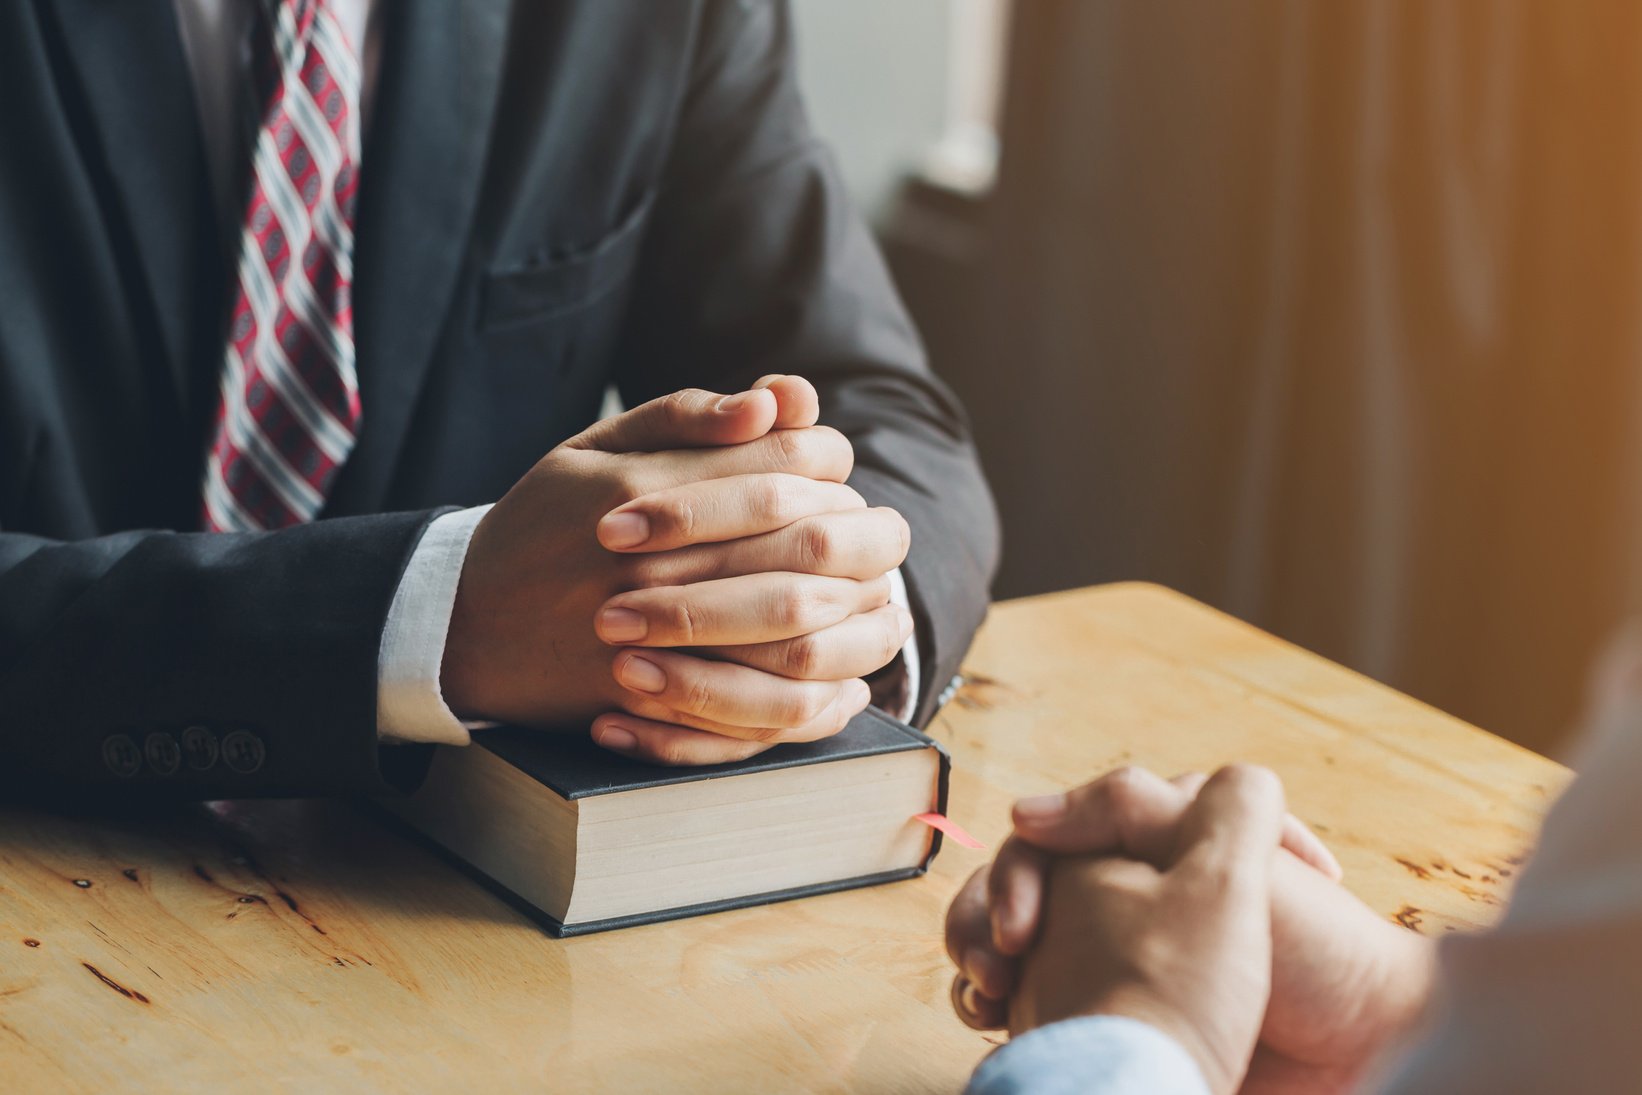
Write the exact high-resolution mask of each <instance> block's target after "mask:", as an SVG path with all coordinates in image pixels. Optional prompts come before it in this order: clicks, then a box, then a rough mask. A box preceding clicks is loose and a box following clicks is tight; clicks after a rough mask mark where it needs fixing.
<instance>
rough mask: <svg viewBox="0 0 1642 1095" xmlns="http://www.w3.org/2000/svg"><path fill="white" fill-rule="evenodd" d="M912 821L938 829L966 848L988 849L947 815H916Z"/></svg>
mask: <svg viewBox="0 0 1642 1095" xmlns="http://www.w3.org/2000/svg"><path fill="white" fill-rule="evenodd" d="M912 820H913V821H921V822H923V823H924V824H925V825H928V826H929V827H930V828H931V829H936V830H939V831H940V832H943V833H945V834H946V835H947V836H949V837H951V838H952V839H953V840H955V841H957V842H958V843H959V844H962V845H963V846H964V847H965V848H980V849H983V850H984V849H985V848H986V845H985V844H982V843H981V842H980V841H978V840H976V839H975V838H974V837H972V836H970V835H969V834H968V833H966V832H964V829H963V826H962V825H959V824H958V823H957V822H956V821H953V820H952V819H951V818H949V817H947V816H946V815H945V814H937V813H935V812H934V811H931V812H929V813H927V814H914V815H913V817H912Z"/></svg>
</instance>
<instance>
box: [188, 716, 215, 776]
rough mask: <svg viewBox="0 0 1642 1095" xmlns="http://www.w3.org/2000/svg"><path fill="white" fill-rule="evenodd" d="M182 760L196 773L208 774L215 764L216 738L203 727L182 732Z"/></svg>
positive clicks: (191, 727)
mask: <svg viewBox="0 0 1642 1095" xmlns="http://www.w3.org/2000/svg"><path fill="white" fill-rule="evenodd" d="M182 759H183V760H185V761H187V762H188V767H190V768H192V769H193V770H194V771H196V772H209V771H210V770H211V768H212V766H213V765H215V764H216V763H217V736H216V735H215V734H213V733H212V732H211V731H210V730H208V729H206V728H205V727H203V726H190V727H189V728H188V729H186V730H184V731H183V732H182Z"/></svg>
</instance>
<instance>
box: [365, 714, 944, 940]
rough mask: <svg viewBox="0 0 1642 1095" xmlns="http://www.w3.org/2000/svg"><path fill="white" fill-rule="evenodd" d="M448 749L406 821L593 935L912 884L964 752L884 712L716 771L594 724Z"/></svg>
mask: <svg viewBox="0 0 1642 1095" xmlns="http://www.w3.org/2000/svg"><path fill="white" fill-rule="evenodd" d="M473 742H474V743H473V745H471V746H469V747H468V748H465V749H453V748H440V749H439V750H438V751H437V752H436V754H435V756H434V758H433V765H432V768H431V770H430V771H429V773H428V778H427V782H426V783H425V784H424V785H423V786H422V788H421V789H420V790H418V791H417V792H416V794H414V795H412V796H410V797H409V798H408V799H402V800H398V801H394V802H386V803H384V805H385V806H387V807H388V809H390V810H391V811H392V812H393V813H395V814H397V815H399V816H400V817H401V818H402V819H403V820H404V821H406V822H407V823H408V824H410V825H411V826H412V827H414V828H415V829H417V830H419V831H421V832H422V833H423V834H425V835H426V836H428V837H430V838H431V839H432V840H433V841H434V842H436V843H437V844H439V845H441V846H442V847H443V848H444V849H445V850H446V851H448V852H449V853H450V854H452V855H453V856H455V857H456V858H457V859H458V860H460V861H462V862H463V863H464V864H466V865H468V866H469V867H471V868H472V869H474V870H476V871H478V872H479V873H480V874H481V875H483V876H484V877H485V878H487V879H488V880H489V881H490V882H491V883H493V884H494V885H496V886H499V887H500V888H501V889H502V890H504V891H505V892H506V893H507V894H508V895H509V896H511V897H512V898H514V899H515V900H516V901H518V902H522V903H523V904H524V905H525V906H526V907H527V908H528V910H529V911H531V912H533V913H534V914H535V915H536V917H537V919H539V920H541V921H542V922H543V923H545V924H546V925H547V926H548V928H549V929H550V930H551V931H553V932H554V934H556V935H580V934H582V933H585V932H595V931H605V930H608V929H610V928H623V927H628V926H630V925H634V924H646V923H651V922H653V921H657V920H670V919H673V918H676V917H683V916H696V915H699V914H701V913H708V912H717V911H719V910H722V909H733V908H741V907H743V906H747V905H758V904H763V903H766V902H771V901H785V900H788V899H790V898H795V897H806V896H809V895H812V894H818V893H829V892H831V891H834V890H842V889H849V888H851V887H855V886H869V885H873V884H876V883H879V882H891V881H895V880H897V879H903V878H912V877H915V876H917V875H920V874H922V873H924V871H925V870H926V869H928V866H929V861H930V860H931V859H933V858H934V856H935V853H936V851H937V850H939V848H940V834H939V833H938V832H935V831H934V830H933V829H931V828H930V827H928V826H927V825H925V824H923V823H922V822H920V821H917V820H915V818H916V815H918V814H921V813H925V812H929V811H935V812H945V809H946V788H947V775H948V770H949V768H950V761H949V760H948V758H947V755H946V753H945V751H944V750H942V749H941V747H940V746H939V745H937V744H936V743H935V742H934V741H933V740H931V739H930V738H928V737H926V736H925V735H923V734H921V733H919V732H918V731H917V730H914V729H913V728H912V727H910V726H907V725H905V724H904V723H901V722H899V721H897V720H895V719H892V718H890V717H889V716H888V715H885V714H884V713H883V712H881V711H878V710H877V709H875V708H868V709H867V710H866V711H864V712H862V713H861V714H860V715H857V716H856V717H855V718H854V719H852V720H850V723H849V725H848V726H846V727H845V728H844V729H843V730H842V731H840V732H839V733H838V734H836V735H834V736H833V737H830V738H827V739H825V740H823V741H818V742H809V743H805V744H801V745H799V744H795V745H778V746H776V747H775V748H773V749H770V750H768V751H766V752H764V753H761V754H759V755H758V756H756V757H753V758H752V759H751V760H747V761H743V762H741V763H738V764H720V765H713V766H709V767H704V768H666V767H660V766H656V765H648V764H641V763H638V762H636V761H632V760H628V759H626V758H624V757H620V756H617V755H615V754H612V753H609V752H607V751H605V750H603V749H600V748H599V747H598V746H596V745H594V744H593V743H592V742H591V741H590V740H589V739H588V737H587V735H586V734H585V733H549V732H543V731H537V730H521V729H516V728H513V727H500V728H497V729H494V730H483V731H479V732H478V733H476V734H474V736H473Z"/></svg>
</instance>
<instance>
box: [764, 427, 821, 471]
mask: <svg viewBox="0 0 1642 1095" xmlns="http://www.w3.org/2000/svg"><path fill="white" fill-rule="evenodd" d="M770 437H771V438H772V439H773V442H772V443H773V445H774V447H775V452H774V453H773V454H772V455H773V458H774V460H775V463H776V465H777V466H778V467H780V468H782V469H783V470H785V471H796V472H799V473H802V472H803V471H804V470H805V469H807V468H808V467H809V465H810V461H811V460H812V458H813V453H812V447H813V446H812V445H811V442H810V440H809V431H808V430H777V431H775V432H774V433H772V434H770Z"/></svg>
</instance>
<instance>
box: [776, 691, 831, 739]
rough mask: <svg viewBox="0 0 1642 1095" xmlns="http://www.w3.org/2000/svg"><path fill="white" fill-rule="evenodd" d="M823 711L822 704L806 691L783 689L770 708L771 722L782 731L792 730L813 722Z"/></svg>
mask: <svg viewBox="0 0 1642 1095" xmlns="http://www.w3.org/2000/svg"><path fill="white" fill-rule="evenodd" d="M823 710H824V707H823V704H822V703H821V702H819V701H818V700H817V698H816V697H815V696H813V695H811V694H810V691H809V690H808V689H799V688H788V689H785V690H784V692H783V694H782V696H781V698H780V699H778V700H777V701H776V702H775V703H774V704H773V705H772V708H771V713H770V718H771V721H773V722H774V723H776V724H777V725H778V726H779V727H781V728H782V729H787V730H790V729H793V728H794V727H799V726H804V725H805V724H807V723H811V722H814V721H815V720H816V718H818V717H819V716H820V714H821V712H822V711H823Z"/></svg>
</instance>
